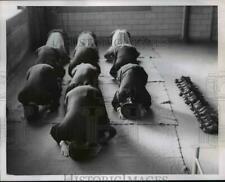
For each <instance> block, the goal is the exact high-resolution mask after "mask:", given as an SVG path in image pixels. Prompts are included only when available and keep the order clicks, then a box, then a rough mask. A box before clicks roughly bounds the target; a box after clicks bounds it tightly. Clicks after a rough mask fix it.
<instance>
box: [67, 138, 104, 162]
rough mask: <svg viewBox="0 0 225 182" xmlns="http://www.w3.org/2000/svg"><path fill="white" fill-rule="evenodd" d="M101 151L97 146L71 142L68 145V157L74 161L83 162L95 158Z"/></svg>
mask: <svg viewBox="0 0 225 182" xmlns="http://www.w3.org/2000/svg"><path fill="white" fill-rule="evenodd" d="M100 150H101V146H100V145H99V144H94V143H93V144H89V143H79V144H78V143H77V142H75V141H73V142H71V143H70V145H69V155H70V157H71V158H73V159H74V160H85V159H88V158H91V157H94V156H96V155H97V154H98V153H99V152H100Z"/></svg>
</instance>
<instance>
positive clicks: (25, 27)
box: [6, 7, 48, 73]
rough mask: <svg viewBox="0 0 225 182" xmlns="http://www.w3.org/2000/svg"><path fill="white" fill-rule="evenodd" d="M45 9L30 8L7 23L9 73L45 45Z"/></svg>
mask: <svg viewBox="0 0 225 182" xmlns="http://www.w3.org/2000/svg"><path fill="white" fill-rule="evenodd" d="M45 20H46V19H45V8H43V7H29V8H25V9H23V10H22V11H21V12H20V13H19V14H17V15H16V16H14V17H12V18H10V19H8V20H7V21H6V33H7V73H9V72H12V71H13V69H14V68H16V67H17V66H18V65H19V64H20V63H21V62H22V61H23V58H24V56H25V55H26V54H27V53H28V52H29V51H30V50H32V51H34V50H35V49H36V48H38V47H40V46H42V45H43V44H45V42H46V39H47V32H48V30H47V26H46V21H45Z"/></svg>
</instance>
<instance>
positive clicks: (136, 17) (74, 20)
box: [48, 6, 183, 39]
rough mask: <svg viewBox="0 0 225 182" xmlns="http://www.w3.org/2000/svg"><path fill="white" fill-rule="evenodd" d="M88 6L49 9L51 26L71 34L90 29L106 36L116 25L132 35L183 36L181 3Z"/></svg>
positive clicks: (75, 34) (98, 34)
mask: <svg viewBox="0 0 225 182" xmlns="http://www.w3.org/2000/svg"><path fill="white" fill-rule="evenodd" d="M88 8H89V9H85V8H84V9H79V8H77V7H58V8H49V11H48V12H50V13H49V16H48V18H49V22H50V25H49V27H50V28H60V27H62V28H63V29H65V31H66V32H67V33H68V34H69V36H77V35H78V34H79V32H81V31H83V30H91V31H93V32H95V33H96V35H97V36H98V37H106V36H109V35H110V33H111V32H112V31H113V30H115V29H117V28H126V29H128V30H129V31H130V33H131V34H132V36H150V37H155V36H160V37H162V36H163V37H173V38H177V39H180V37H181V31H182V19H183V7H182V6H171V7H169V6H165V7H162V6H161V7H156V6H154V7H133V8H129V7H88Z"/></svg>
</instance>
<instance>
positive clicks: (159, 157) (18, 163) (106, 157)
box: [7, 43, 218, 174]
mask: <svg viewBox="0 0 225 182" xmlns="http://www.w3.org/2000/svg"><path fill="white" fill-rule="evenodd" d="M106 49H107V47H106V46H100V47H99V51H100V66H101V70H102V73H101V75H100V77H99V80H100V81H99V82H100V83H99V84H100V88H101V89H102V92H103V96H104V99H105V103H106V107H107V111H108V115H109V117H110V120H111V121H112V124H113V125H114V126H115V128H116V129H117V133H118V134H117V136H116V137H115V138H114V139H113V140H111V141H110V142H109V144H108V145H107V146H106V147H105V148H104V149H103V150H102V151H101V153H100V154H99V155H98V156H97V157H96V158H94V159H92V160H90V161H85V162H76V161H73V160H72V159H70V158H65V157H63V156H61V154H60V151H59V147H58V146H57V145H56V143H55V141H54V140H53V139H52V138H51V136H50V135H49V130H50V127H51V126H52V124H53V123H56V122H60V121H61V120H62V118H63V109H62V105H61V107H60V109H59V110H58V112H57V113H53V114H50V115H46V114H45V115H44V116H43V118H42V119H40V121H38V122H37V123H36V124H33V125H31V124H28V123H27V122H26V121H25V120H24V117H23V113H22V107H21V105H20V104H19V102H18V101H17V98H16V97H17V94H18V92H19V90H20V88H21V86H22V83H23V80H24V76H25V72H26V70H27V69H28V68H29V67H30V65H32V64H33V60H34V56H33V55H30V56H29V57H28V58H27V59H26V60H25V61H24V64H23V65H21V67H19V68H18V69H17V71H16V72H14V75H11V76H10V77H8V87H7V89H8V90H7V107H8V109H9V112H8V120H7V171H8V173H10V174H182V173H184V171H183V169H184V167H185V164H186V165H187V167H188V168H189V169H191V167H192V162H193V155H194V151H195V147H196V146H198V145H200V146H201V152H200V161H201V163H202V165H203V170H204V172H205V173H208V174H216V173H218V151H217V145H216V143H217V136H212V135H207V134H204V133H203V132H202V131H201V130H200V129H199V127H198V123H197V120H196V119H195V117H194V115H193V114H192V113H191V111H190V110H189V108H188V107H187V106H186V105H185V104H184V102H183V100H182V99H181V98H180V97H179V96H178V89H177V88H176V85H175V84H174V78H177V77H179V76H180V75H181V74H185V75H190V76H191V78H192V79H193V81H194V82H195V83H196V84H197V85H198V86H199V87H200V89H201V90H202V91H203V93H204V94H205V95H206V97H207V99H208V100H209V101H210V103H211V104H212V105H213V106H214V107H216V105H217V103H216V99H215V95H212V94H211V92H209V91H207V90H206V89H205V87H206V82H207V75H208V74H209V73H214V72H215V71H216V64H217V48H216V46H215V45H199V44H193V45H185V44H175V43H171V44H162V45H157V46H154V45H152V44H140V45H137V49H138V50H139V51H140V52H141V56H140V58H139V60H140V62H141V65H142V66H143V67H144V69H145V70H146V71H147V73H148V75H149V80H148V84H147V88H148V91H149V92H150V94H151V96H152V102H153V104H152V107H151V108H152V111H151V112H150V113H149V115H148V116H147V117H145V118H144V119H142V120H140V121H127V120H125V121H121V120H120V119H119V118H118V115H117V113H115V112H114V111H113V110H112V107H111V104H110V102H111V99H112V96H113V94H114V92H115V90H116V89H117V88H118V86H117V84H116V83H115V82H114V81H113V80H112V79H111V77H110V76H109V74H108V70H109V69H110V66H111V65H110V63H106V62H105V61H104V59H103V54H104V51H105V50H106ZM203 67H204V69H202V68H203ZM68 79H69V77H68V75H67V76H66V77H65V78H64V81H63V87H64V88H65V87H66V85H67V84H68ZM62 95H63V93H62ZM165 101H170V102H171V104H168V103H167V104H163V102H165ZM61 103H63V96H62V98H61Z"/></svg>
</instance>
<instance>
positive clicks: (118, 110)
mask: <svg viewBox="0 0 225 182" xmlns="http://www.w3.org/2000/svg"><path fill="white" fill-rule="evenodd" d="M117 112H118V113H119V117H120V119H122V120H124V119H125V117H124V116H123V114H122V112H121V107H118V108H117Z"/></svg>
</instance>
